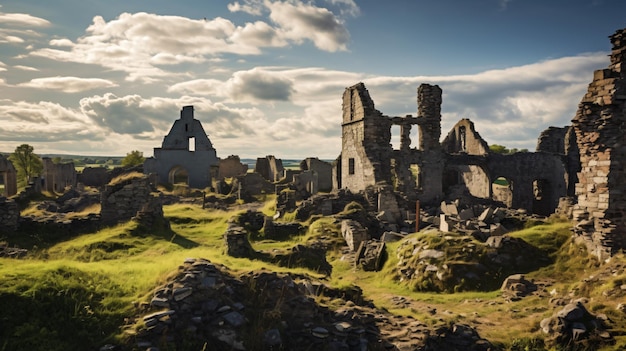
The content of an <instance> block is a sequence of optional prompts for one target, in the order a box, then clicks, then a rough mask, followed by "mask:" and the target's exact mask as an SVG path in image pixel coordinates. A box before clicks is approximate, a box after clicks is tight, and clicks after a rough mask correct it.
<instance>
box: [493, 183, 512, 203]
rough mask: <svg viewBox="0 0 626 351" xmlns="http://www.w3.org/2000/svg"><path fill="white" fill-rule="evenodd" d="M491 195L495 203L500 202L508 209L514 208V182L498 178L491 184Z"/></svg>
mask: <svg viewBox="0 0 626 351" xmlns="http://www.w3.org/2000/svg"><path fill="white" fill-rule="evenodd" d="M491 193H492V198H493V199H494V200H495V201H500V202H502V203H504V204H505V205H506V206H507V207H512V206H513V180H511V179H507V178H505V177H496V178H495V179H494V180H493V183H491Z"/></svg>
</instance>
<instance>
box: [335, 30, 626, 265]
mask: <svg viewBox="0 0 626 351" xmlns="http://www.w3.org/2000/svg"><path fill="white" fill-rule="evenodd" d="M610 40H611V43H612V44H613V48H612V54H611V60H610V65H609V67H608V68H607V69H603V70H598V71H596V72H595V73H594V76H593V82H592V83H591V84H590V85H589V88H588V91H587V93H586V94H585V96H584V97H583V99H582V101H581V103H580V105H579V108H578V111H577V113H576V116H575V117H574V119H573V120H572V122H573V124H572V125H571V126H567V127H563V128H557V127H549V128H548V129H546V130H545V131H544V132H543V133H541V135H540V137H539V140H538V143H537V150H536V152H518V153H514V154H511V155H501V154H496V153H492V152H490V150H489V147H488V144H487V143H486V142H485V141H484V140H483V139H482V138H481V137H480V135H479V134H478V133H477V132H476V130H475V128H474V124H473V123H472V122H471V121H470V120H468V119H462V120H460V121H459V122H458V123H457V124H456V125H455V126H454V127H453V128H452V130H451V131H450V132H449V133H448V135H447V136H446V137H445V138H444V139H443V141H441V142H440V136H441V103H442V99H441V95H442V91H441V89H440V88H439V87H438V86H436V85H428V84H422V85H421V86H420V87H419V88H418V90H417V105H418V111H417V116H415V117H414V116H411V115H408V116H405V117H390V116H386V115H383V114H382V113H381V112H380V111H378V110H376V108H375V106H374V102H373V100H372V99H371V97H370V95H369V93H368V91H367V89H366V88H365V85H364V84H363V83H359V84H356V85H354V86H352V87H349V88H346V90H345V92H344V94H343V118H342V151H341V155H340V157H339V158H338V162H337V167H336V169H335V170H334V177H335V180H334V182H335V188H347V189H349V190H351V191H362V190H365V189H366V188H368V187H374V188H377V189H383V188H385V187H390V186H391V187H393V189H394V190H395V191H396V192H397V193H399V194H401V195H402V196H403V197H404V198H406V199H407V200H409V201H415V200H420V201H421V202H423V203H431V204H436V203H437V202H439V201H441V200H445V199H448V200H450V199H455V198H458V197H459V196H460V195H463V194H465V195H471V196H473V197H476V198H483V199H492V200H498V201H502V202H503V203H504V204H506V205H507V206H509V207H513V208H522V209H526V210H527V211H529V212H532V213H537V214H542V215H549V214H552V213H554V212H555V209H556V208H557V206H559V202H560V199H562V198H566V197H570V198H571V201H570V202H573V203H574V205H573V209H571V211H570V212H571V213H572V217H573V218H572V219H574V220H575V221H576V226H575V228H576V230H577V232H578V233H579V235H580V236H581V237H582V238H583V239H584V241H585V243H586V244H587V246H588V247H589V249H590V251H592V252H593V253H595V254H596V255H597V256H598V257H607V256H610V255H612V254H614V253H615V252H617V251H618V250H619V249H624V248H626V166H625V165H626V83H625V76H626V75H625V73H624V70H622V63H623V62H624V56H625V55H626V29H622V30H619V31H617V32H616V33H615V34H613V35H612V36H611V37H610ZM394 126H399V133H400V135H399V139H400V145H399V148H396V149H394V147H393V145H392V144H391V140H392V133H391V130H392V128H393V127H394ZM412 128H417V129H418V135H417V139H418V140H417V142H414V140H411V130H412ZM413 138H416V137H413ZM412 142H414V143H412ZM502 184H504V185H502Z"/></svg>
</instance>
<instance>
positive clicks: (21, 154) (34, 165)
mask: <svg viewBox="0 0 626 351" xmlns="http://www.w3.org/2000/svg"><path fill="white" fill-rule="evenodd" d="M33 150H34V149H33V147H32V146H30V145H28V144H22V145H20V146H18V147H16V148H15V152H13V153H12V154H11V156H9V160H11V162H12V163H13V166H14V167H15V169H16V170H17V178H18V182H19V183H20V184H23V185H26V184H28V183H29V182H30V181H31V180H33V179H34V178H35V177H36V176H39V175H41V172H43V162H42V161H41V158H39V156H37V155H35V153H34V152H33Z"/></svg>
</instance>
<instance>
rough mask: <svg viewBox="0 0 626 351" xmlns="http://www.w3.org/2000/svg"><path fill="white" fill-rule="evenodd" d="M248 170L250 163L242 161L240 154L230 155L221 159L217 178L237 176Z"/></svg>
mask: <svg viewBox="0 0 626 351" xmlns="http://www.w3.org/2000/svg"><path fill="white" fill-rule="evenodd" d="M247 172H248V165H246V164H243V163H241V160H240V159H239V156H237V155H230V156H228V157H227V158H226V159H223V160H219V163H218V171H217V179H224V178H230V177H236V176H240V175H243V174H246V173H247Z"/></svg>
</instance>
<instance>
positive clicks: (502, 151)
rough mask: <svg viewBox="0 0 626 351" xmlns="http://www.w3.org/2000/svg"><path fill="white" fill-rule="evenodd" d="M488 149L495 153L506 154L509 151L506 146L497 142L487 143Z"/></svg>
mask: <svg viewBox="0 0 626 351" xmlns="http://www.w3.org/2000/svg"><path fill="white" fill-rule="evenodd" d="M489 150H490V151H491V152H493V153H496V154H508V153H509V149H507V148H506V146H504V145H498V144H492V145H489Z"/></svg>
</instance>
